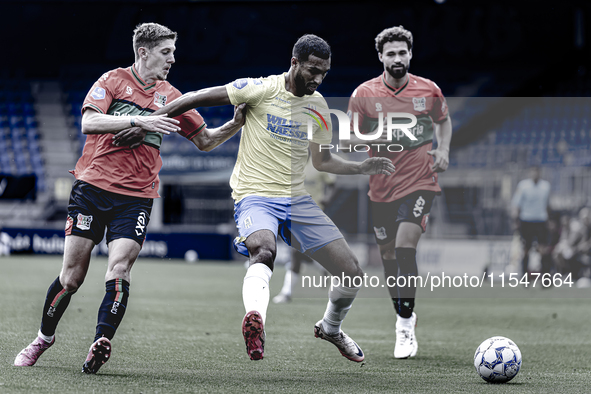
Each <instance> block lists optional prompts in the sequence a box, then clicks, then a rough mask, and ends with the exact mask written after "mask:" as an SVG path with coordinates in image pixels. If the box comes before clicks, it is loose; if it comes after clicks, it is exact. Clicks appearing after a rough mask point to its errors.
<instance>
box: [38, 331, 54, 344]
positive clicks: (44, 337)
mask: <svg viewBox="0 0 591 394" xmlns="http://www.w3.org/2000/svg"><path fill="white" fill-rule="evenodd" d="M37 336H38V337H39V338H41V339H43V340H44V341H45V342H47V343H51V341H53V338H54V337H55V335H51V336H47V335H45V334H43V333H42V332H41V330H39V332H38V333H37Z"/></svg>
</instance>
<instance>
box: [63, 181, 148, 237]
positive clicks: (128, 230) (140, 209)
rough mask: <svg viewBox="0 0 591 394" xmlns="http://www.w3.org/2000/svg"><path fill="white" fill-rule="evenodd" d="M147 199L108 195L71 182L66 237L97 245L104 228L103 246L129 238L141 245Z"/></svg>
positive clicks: (101, 190) (105, 192)
mask: <svg viewBox="0 0 591 394" xmlns="http://www.w3.org/2000/svg"><path fill="white" fill-rule="evenodd" d="M153 201H154V200H153V199H151V198H140V197H132V196H125V195H122V194H117V193H111V192H108V191H106V190H103V189H101V188H98V187H96V186H93V185H91V184H89V183H86V182H83V181H78V180H77V181H75V182H74V185H73V186H72V193H71V194H70V203H69V205H68V220H67V222H66V235H77V236H79V237H84V238H88V239H91V240H92V241H93V242H94V243H95V244H99V243H100V242H101V241H102V240H103V237H104V235H105V227H106V228H107V244H108V243H109V242H111V241H113V240H115V239H118V238H130V239H133V240H134V241H136V242H137V243H138V244H140V246H141V245H143V243H144V240H145V239H146V227H147V226H148V222H149V221H150V213H151V212H152V203H153Z"/></svg>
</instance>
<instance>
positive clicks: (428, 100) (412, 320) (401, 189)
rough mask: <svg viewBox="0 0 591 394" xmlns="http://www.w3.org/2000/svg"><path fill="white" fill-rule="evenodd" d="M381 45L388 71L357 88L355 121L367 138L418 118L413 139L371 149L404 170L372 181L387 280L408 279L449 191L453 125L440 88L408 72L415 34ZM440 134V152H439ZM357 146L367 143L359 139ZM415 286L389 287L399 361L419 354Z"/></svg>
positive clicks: (398, 133) (402, 137)
mask: <svg viewBox="0 0 591 394" xmlns="http://www.w3.org/2000/svg"><path fill="white" fill-rule="evenodd" d="M375 45H376V50H377V51H378V58H379V59H380V61H381V62H382V64H383V65H384V72H383V73H382V74H381V75H380V76H378V77H376V78H373V79H370V80H369V81H366V82H364V83H362V84H361V85H360V86H359V87H358V88H357V89H355V91H354V92H353V94H352V95H351V98H350V100H349V115H350V117H351V122H352V124H351V127H353V128H356V130H358V131H359V132H360V133H361V134H368V133H371V134H374V133H380V132H382V131H383V130H382V129H378V128H379V125H380V123H381V124H382V125H386V124H387V121H386V120H384V116H388V115H387V114H388V113H398V114H401V113H402V114H411V115H413V116H414V117H415V118H416V125H414V126H413V127H409V128H408V129H406V130H407V131H408V134H411V135H407V133H404V132H403V131H402V130H401V129H396V130H394V131H393V136H392V140H389V139H387V137H380V138H379V139H377V140H373V141H371V144H372V145H371V146H372V149H371V150H370V151H369V154H370V156H372V157H380V156H385V157H388V158H390V159H391V160H392V163H393V164H394V165H395V166H396V173H395V174H394V175H393V176H390V177H387V176H383V175H372V176H371V177H370V181H369V198H370V206H371V211H372V220H373V227H374V232H375V237H376V241H377V243H378V245H379V248H380V254H381V258H382V262H383V264H384V272H385V275H386V278H388V277H399V276H405V277H407V278H408V277H410V276H414V275H417V274H418V270H417V261H416V248H417V244H418V242H419V239H420V237H421V234H422V233H424V232H425V230H426V226H427V220H428V217H429V212H430V209H431V205H432V203H433V199H434V197H435V195H436V194H439V193H440V192H441V189H440V188H439V185H438V183H437V174H438V173H439V172H443V171H445V170H446V169H447V166H448V163H449V144H450V141H451V134H452V125H451V119H450V117H449V114H448V109H447V104H446V101H445V97H444V96H443V94H442V93H441V90H440V89H439V87H438V86H437V85H436V84H435V83H434V82H432V81H430V80H428V79H426V78H421V77H418V76H416V75H412V74H410V73H409V72H408V68H409V65H410V60H411V58H412V45H413V37H412V34H411V32H410V31H408V30H406V29H404V28H403V27H402V26H398V27H392V28H388V29H385V30H384V31H382V32H381V33H380V34H378V36H377V37H376V39H375ZM398 116H401V115H398ZM401 126H402V124H401ZM353 130H355V129H353ZM433 136H435V137H436V140H437V149H433V147H432V145H433ZM352 143H353V144H354V143H363V144H366V143H367V141H366V140H361V139H359V138H358V137H356V136H355V134H354V133H352ZM380 144H381V145H380ZM391 146H393V148H389V147H391ZM400 283H402V281H401V282H400ZM410 283H413V282H412V281H410ZM410 283H409V281H407V282H406V284H407V285H406V286H404V287H390V288H389V291H390V296H391V297H392V301H393V303H394V309H395V310H396V314H397V321H396V345H395V348H394V357H395V358H408V357H413V356H415V355H416V353H417V349H418V344H417V340H416V338H415V326H416V320H417V318H416V314H415V313H414V311H413V310H414V304H415V294H416V287H415V286H412V285H410ZM390 284H391V283H389V285H390Z"/></svg>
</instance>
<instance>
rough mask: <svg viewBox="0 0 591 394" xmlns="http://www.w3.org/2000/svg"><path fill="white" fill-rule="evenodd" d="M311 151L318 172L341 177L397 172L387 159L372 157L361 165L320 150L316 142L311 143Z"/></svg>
mask: <svg viewBox="0 0 591 394" xmlns="http://www.w3.org/2000/svg"><path fill="white" fill-rule="evenodd" d="M310 150H311V152H312V164H313V165H314V168H316V169H317V170H318V171H324V172H330V173H333V174H341V175H352V174H363V175H378V174H382V175H392V174H393V173H394V171H395V170H396V169H395V167H394V164H392V161H391V160H390V159H388V158H387V157H370V158H369V159H366V160H365V161H363V162H360V163H359V162H354V161H349V160H345V159H343V158H341V157H339V156H336V155H333V154H332V153H331V152H330V151H329V150H320V145H319V144H316V143H314V142H310Z"/></svg>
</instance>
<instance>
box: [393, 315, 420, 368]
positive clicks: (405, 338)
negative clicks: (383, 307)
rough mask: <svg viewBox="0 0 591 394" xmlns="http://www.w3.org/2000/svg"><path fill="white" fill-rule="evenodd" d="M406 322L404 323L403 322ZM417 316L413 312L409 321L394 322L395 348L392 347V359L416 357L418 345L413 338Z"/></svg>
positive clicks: (400, 319)
mask: <svg viewBox="0 0 591 394" xmlns="http://www.w3.org/2000/svg"><path fill="white" fill-rule="evenodd" d="M404 320H406V322H404ZM416 325H417V315H416V314H415V313H414V312H413V313H412V316H411V317H410V319H402V318H401V317H400V316H397V320H396V346H394V358H409V357H414V356H416V355H417V350H418V349H419V344H418V342H417V338H416V337H415V327H416Z"/></svg>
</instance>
